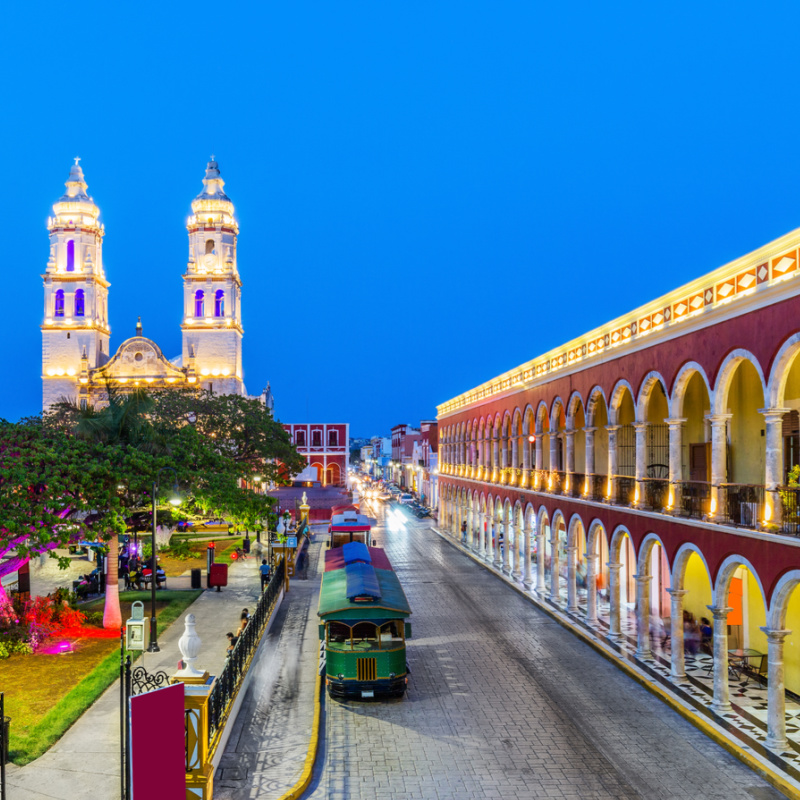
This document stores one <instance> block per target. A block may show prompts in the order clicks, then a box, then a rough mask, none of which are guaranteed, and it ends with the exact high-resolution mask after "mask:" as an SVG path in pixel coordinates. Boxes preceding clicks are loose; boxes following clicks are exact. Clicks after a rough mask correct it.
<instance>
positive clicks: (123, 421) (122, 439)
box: [61, 386, 167, 629]
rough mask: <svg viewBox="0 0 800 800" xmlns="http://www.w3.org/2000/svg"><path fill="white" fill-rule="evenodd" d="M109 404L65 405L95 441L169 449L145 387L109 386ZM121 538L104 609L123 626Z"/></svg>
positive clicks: (115, 544) (114, 539) (108, 622)
mask: <svg viewBox="0 0 800 800" xmlns="http://www.w3.org/2000/svg"><path fill="white" fill-rule="evenodd" d="M107 390H108V405H106V406H104V407H102V408H97V407H95V406H88V405H87V406H84V407H81V406H78V405H77V404H76V403H74V402H71V401H67V400H64V401H62V403H61V406H62V408H63V410H64V411H66V412H67V413H68V414H69V415H70V417H71V419H72V430H73V432H74V434H75V435H76V436H77V437H79V438H81V439H86V440H88V441H91V442H93V443H95V444H104V445H117V446H122V447H128V448H135V449H137V450H141V451H143V452H147V453H150V454H156V453H160V452H165V450H166V449H167V448H166V446H165V444H164V442H163V440H162V439H161V437H159V436H158V434H157V432H156V430H155V428H154V427H153V425H152V423H151V422H150V419H149V416H148V415H149V412H150V411H152V409H153V400H152V398H151V397H150V396H149V395H148V394H147V392H145V391H144V390H143V389H135V390H134V391H132V392H130V393H126V394H121V393H119V392H117V391H115V390H114V389H113V387H111V386H108V387H107ZM121 625H122V612H121V611H120V607H119V538H118V536H117V535H116V534H112V535H111V537H110V539H109V543H108V577H107V579H106V599H105V606H104V610H103V627H104V628H109V629H119V627H120V626H121Z"/></svg>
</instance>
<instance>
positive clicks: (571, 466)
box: [564, 430, 577, 485]
mask: <svg viewBox="0 0 800 800" xmlns="http://www.w3.org/2000/svg"><path fill="white" fill-rule="evenodd" d="M576 433H577V431H574V430H569V431H564V436H565V437H566V439H567V472H568V473H569V474H570V475H571V474H572V473H573V472H575V434H576ZM570 485H571V484H570Z"/></svg>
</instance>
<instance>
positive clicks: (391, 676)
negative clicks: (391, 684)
mask: <svg viewBox="0 0 800 800" xmlns="http://www.w3.org/2000/svg"><path fill="white" fill-rule="evenodd" d="M389 677H390V678H396V677H397V676H396V675H395V674H394V672H390V673H389Z"/></svg>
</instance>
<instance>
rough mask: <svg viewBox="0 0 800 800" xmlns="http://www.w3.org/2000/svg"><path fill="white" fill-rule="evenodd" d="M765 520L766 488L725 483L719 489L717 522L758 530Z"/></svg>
mask: <svg viewBox="0 0 800 800" xmlns="http://www.w3.org/2000/svg"><path fill="white" fill-rule="evenodd" d="M763 518H764V487H763V486H756V485H753V484H745V483H723V484H721V485H720V487H719V508H718V509H717V513H716V520H717V522H724V523H727V524H728V525H740V526H742V527H743V528H757V527H758V523H759V521H760V520H762V519H763Z"/></svg>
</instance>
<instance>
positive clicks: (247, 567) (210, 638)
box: [6, 559, 260, 800]
mask: <svg viewBox="0 0 800 800" xmlns="http://www.w3.org/2000/svg"><path fill="white" fill-rule="evenodd" d="M173 580H175V584H173V583H172V582H173ZM180 580H181V579H173V578H170V579H169V582H170V588H171V589H172V588H188V578H187V579H186V580H187V586H186V587H183V586H179V584H178V581H180ZM228 581H229V583H228V586H227V587H226V588H225V589H223V590H222V591H221V592H217V591H205V592H203V594H202V595H201V596H200V597H198V598H197V600H196V601H195V602H194V603H192V605H191V606H189V608H188V609H187V610H186V611H185V612H184V614H183V615H182V616H181V617H180V618H179V619H178V620H176V621H175V623H174V624H173V625H171V626H170V627H169V629H168V630H167V631H166V632H165V633H164V634H163V635H162V636H161V637H160V638H159V646H160V647H161V652H160V653H145V654H143V656H142V658H141V659H139V661H137V662H135V663H137V664H143V665H144V666H145V668H146V669H147V671H148V672H155V671H156V670H159V669H163V670H164V671H165V672H167V673H168V674H170V675H172V674H173V673H174V672H175V671H176V670H177V663H178V660H179V659H180V657H181V655H180V651H179V650H178V639H180V637H181V636H182V635H183V631H184V618H185V615H186V614H188V613H192V614H194V615H195V617H196V620H197V633H198V635H199V636H200V638H201V639H202V642H203V644H202V647H201V650H200V656H199V658H198V660H197V664H196V665H197V667H198V668H200V669H206V670H208V671H209V672H210V673H211V674H212V675H218V674H219V672H220V670H221V669H222V666H223V664H224V663H225V653H226V648H227V640H226V639H225V633H226V632H227V631H233V632H235V631H236V628H237V627H238V625H239V617H240V614H241V611H242V608H245V607H247V608H249V609H250V610H251V611H252V610H253V607H254V606H255V604H256V602H257V600H258V597H259V593H260V579H259V575H258V568H257V565H256V562H255V559H253V560H252V563H245V564H234V565H231V567H230V568H229V571H228ZM119 713H120V712H119V681H115V682H114V684H113V685H112V686H111V687H109V689H108V690H107V691H106V692H105V693H104V694H103V695H102V696H101V697H100V698H99V699H98V701H97V702H96V703H95V704H94V705H93V706H92V707H91V708H90V709H89V710H88V711H86V713H85V714H84V715H83V716H82V717H81V718H80V719H79V720H78V721H77V722H76V723H75V724H74V725H73V726H72V727H71V728H70V729H69V730H68V731H67V732H66V733H65V734H64V736H63V737H62V738H61V740H60V741H59V742H58V743H57V744H55V745H54V746H53V747H52V748H51V749H50V750H48V751H47V753H45V754H44V755H43V756H42V757H41V758H38V759H37V760H36V761H33V762H32V763H30V764H28V765H26V766H24V767H15V766H13V765H10V768H9V769H8V772H7V778H6V780H7V784H8V793H9V796H10V798H12V800H43V798H49V799H50V800H53V799H54V798H57V800H116V798H118V797H119V793H120V761H119V725H120V719H119Z"/></svg>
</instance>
